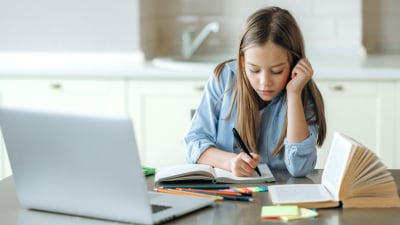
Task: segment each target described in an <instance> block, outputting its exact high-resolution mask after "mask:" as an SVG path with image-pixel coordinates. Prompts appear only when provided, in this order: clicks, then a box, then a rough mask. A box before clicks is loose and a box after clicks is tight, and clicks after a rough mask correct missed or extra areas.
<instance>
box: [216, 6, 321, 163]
mask: <svg viewBox="0 0 400 225" xmlns="http://www.w3.org/2000/svg"><path fill="white" fill-rule="evenodd" d="M268 41H272V42H273V43H274V44H277V45H279V46H281V47H283V48H284V49H286V50H287V54H288V59H289V62H290V66H291V70H292V69H293V67H294V66H295V65H296V64H297V62H298V61H299V60H300V59H301V58H304V57H305V48H304V40H303V35H302V33H301V31H300V28H299V27H298V25H297V22H296V20H295V19H294V17H293V16H292V15H291V14H290V13H289V12H288V11H287V10H285V9H281V8H279V7H267V8H263V9H260V10H258V11H256V12H255V13H253V14H252V15H250V17H249V18H248V19H247V22H246V26H245V30H244V32H243V34H242V37H241V41H240V46H239V51H238V57H237V58H238V63H237V65H238V71H237V73H238V74H237V80H236V83H235V84H234V86H233V91H234V98H233V99H232V103H231V109H230V112H229V114H228V115H227V118H229V117H230V116H231V113H232V110H233V105H234V102H235V100H237V109H236V110H237V118H236V123H237V130H238V132H239V133H240V134H241V136H242V139H243V142H244V143H245V144H246V145H247V146H248V148H249V149H250V150H251V151H253V152H258V146H257V140H258V134H259V129H260V127H259V124H260V112H259V109H260V108H259V104H260V101H261V99H260V97H259V96H258V95H257V93H256V92H255V90H254V89H253V88H252V87H251V85H250V82H249V80H248V78H247V76H246V74H245V70H244V68H243V65H242V64H241V63H240V59H241V58H242V57H244V52H245V51H246V50H247V49H248V48H251V47H254V46H262V45H264V44H265V43H267V42H268ZM230 61H232V60H228V61H225V62H222V63H220V64H219V65H218V66H217V67H216V68H215V70H214V73H215V76H216V77H217V79H219V76H220V74H221V71H222V68H223V67H224V65H225V64H226V63H227V62H230ZM284 91H285V90H284ZM285 98H286V92H285ZM310 99H311V100H312V101H313V103H314V107H315V112H316V116H315V119H314V120H311V118H306V119H307V123H308V124H317V126H318V139H317V146H319V147H320V146H322V144H323V142H324V140H325V136H326V119H325V110H324V102H323V98H322V95H321V93H320V91H319V90H318V87H317V86H316V84H315V82H314V81H313V80H312V79H311V80H310V81H308V83H307V84H306V86H305V87H304V89H303V91H302V101H303V107H304V110H306V106H307V101H308V100H310ZM286 130H287V115H285V120H284V124H283V129H282V131H281V134H280V138H279V141H278V144H277V146H276V147H275V149H274V151H273V153H272V156H275V155H277V154H278V153H279V152H280V151H281V150H282V149H283V141H284V138H285V136H286Z"/></svg>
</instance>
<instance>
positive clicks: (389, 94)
mask: <svg viewBox="0 0 400 225" xmlns="http://www.w3.org/2000/svg"><path fill="white" fill-rule="evenodd" d="M317 85H318V87H319V89H320V91H321V93H322V95H323V97H324V101H325V110H326V113H325V114H326V118H327V124H328V132H327V139H326V141H325V144H324V146H323V147H322V148H321V149H319V150H318V161H317V168H323V167H324V164H325V161H326V157H327V155H328V152H329V150H330V145H331V141H332V136H333V132H334V131H339V132H342V133H344V134H347V135H349V136H351V137H353V138H354V139H356V140H358V141H359V142H360V143H362V144H364V145H366V146H367V147H368V148H369V149H371V150H372V151H374V152H375V153H376V154H377V155H378V156H379V157H380V158H381V159H382V161H383V162H384V163H385V164H386V165H387V166H388V167H389V168H398V167H399V165H398V164H397V162H396V161H395V141H396V140H395V124H394V122H393V121H395V119H396V115H395V109H394V105H393V104H394V102H395V84H394V82H392V81H374V80H368V81H360V80H346V81H337V80H319V81H317ZM397 96H400V95H399V92H398V93H397ZM397 105H399V104H397ZM397 121H398V119H397Z"/></svg>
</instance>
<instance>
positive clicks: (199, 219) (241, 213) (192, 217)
mask: <svg viewBox="0 0 400 225" xmlns="http://www.w3.org/2000/svg"><path fill="white" fill-rule="evenodd" d="M391 172H392V174H393V176H394V178H395V179H396V183H397V187H398V188H399V187H400V170H391ZM321 174H322V171H321V170H315V171H313V172H311V173H310V174H309V175H308V176H307V177H305V178H293V177H290V176H289V175H288V174H287V173H285V172H281V171H275V172H274V175H275V177H276V179H277V181H276V182H275V183H274V184H289V183H320V180H321ZM153 179H154V178H153V177H152V176H150V177H148V178H147V185H148V188H149V189H150V190H152V189H153V188H154V182H153ZM256 185H265V183H263V184H251V185H234V186H256ZM399 193H400V191H399ZM254 199H255V201H254V202H238V201H221V202H216V203H214V205H213V206H211V207H207V208H204V209H201V210H199V211H196V212H193V213H191V214H188V215H185V216H183V217H181V218H178V219H176V220H173V221H171V222H169V223H167V224H177V225H179V224H182V225H183V224H185V225H188V224H199V225H200V224H201V225H219V224H221V225H225V224H227V225H252V224H280V225H282V224H285V223H284V222H281V221H279V220H275V221H274V220H262V219H261V218H260V215H261V207H262V206H264V205H270V204H271V201H270V198H269V195H268V193H267V192H263V193H256V194H255V195H254ZM318 213H319V216H318V217H316V218H313V219H305V220H298V221H291V222H288V224H290V225H299V224H318V225H324V224H326V225H399V224H400V208H386V209H342V208H332V209H319V210H318ZM0 224H1V225H3V224H4V225H17V224H18V225H36V224H40V225H47V224H49V225H50V224H52V225H53V224H62V225H69V224H71V225H72V224H74V225H77V224H78V225H79V224H82V225H83V224H84V225H88V224H95V225H99V224H116V223H113V222H109V221H102V220H95V219H87V218H80V217H75V216H66V215H59V214H54V213H44V212H36V211H31V210H26V209H23V208H21V206H20V205H19V203H18V201H17V197H16V193H15V189H14V182H13V179H12V177H9V178H7V179H4V180H2V181H1V182H0Z"/></svg>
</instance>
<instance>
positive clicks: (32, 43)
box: [0, 0, 140, 52]
mask: <svg viewBox="0 0 400 225" xmlns="http://www.w3.org/2000/svg"><path fill="white" fill-rule="evenodd" d="M138 6H139V0H84V1H82V0H68V1H66V0H35V1H32V0H0V31H1V35H0V52H135V51H138V50H140V39H139V37H140V35H138V34H139V32H140V31H139V8H138Z"/></svg>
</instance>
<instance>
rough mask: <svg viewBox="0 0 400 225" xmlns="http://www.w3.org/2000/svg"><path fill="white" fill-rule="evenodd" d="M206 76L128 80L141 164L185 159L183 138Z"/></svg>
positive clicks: (130, 107)
mask: <svg viewBox="0 0 400 225" xmlns="http://www.w3.org/2000/svg"><path fill="white" fill-rule="evenodd" d="M205 82H206V80H205V79H199V80H194V79H193V80H135V81H131V82H130V84H129V97H130V99H129V111H130V114H131V115H132V117H133V121H134V126H135V132H136V137H137V139H138V144H139V151H140V156H141V160H142V164H143V165H146V166H154V167H161V166H168V165H174V164H182V163H185V162H186V161H185V157H184V151H183V148H182V145H181V140H182V138H183V136H184V134H185V131H186V130H187V128H188V126H189V123H190V120H191V116H192V113H194V110H195V109H196V107H197V105H198V104H199V101H200V97H201V94H202V91H203V88H204V85H205Z"/></svg>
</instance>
